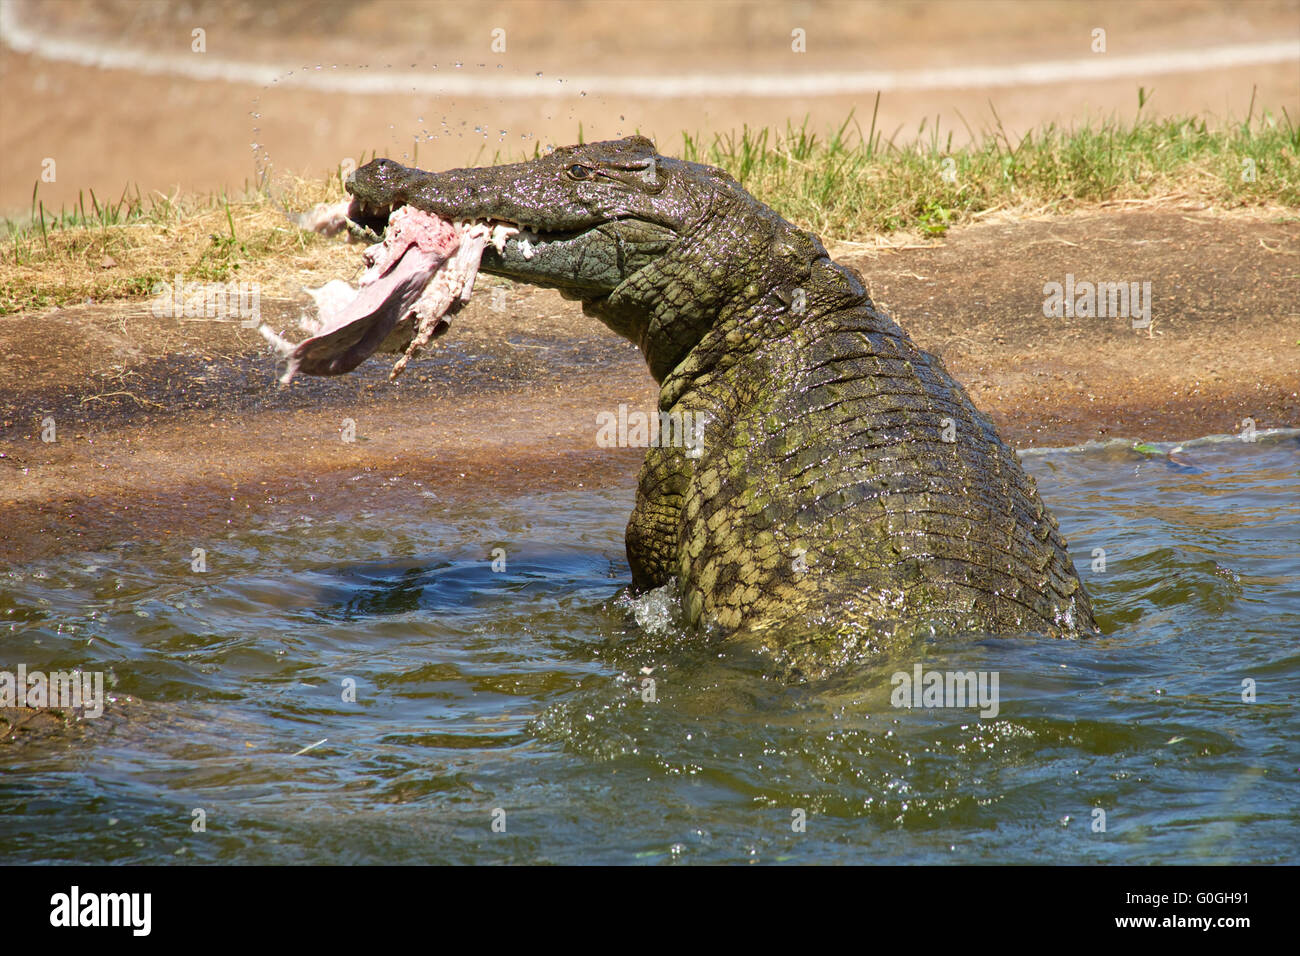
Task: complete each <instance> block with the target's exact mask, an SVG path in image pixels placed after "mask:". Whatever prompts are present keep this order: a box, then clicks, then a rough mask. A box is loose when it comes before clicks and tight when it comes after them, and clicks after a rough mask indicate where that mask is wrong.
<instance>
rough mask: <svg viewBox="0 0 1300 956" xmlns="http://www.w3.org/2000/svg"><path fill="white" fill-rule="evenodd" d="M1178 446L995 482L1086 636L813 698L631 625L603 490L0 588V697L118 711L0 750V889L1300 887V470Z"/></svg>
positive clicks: (1242, 450)
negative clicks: (102, 699) (355, 882)
mask: <svg viewBox="0 0 1300 956" xmlns="http://www.w3.org/2000/svg"><path fill="white" fill-rule="evenodd" d="M1170 450H1171V446H1168V445H1161V446H1157V449H1147V453H1146V454H1142V453H1139V452H1137V451H1135V450H1133V448H1132V447H1130V446H1125V445H1120V444H1114V445H1109V446H1088V447H1084V448H1081V449H1068V450H1060V451H1048V452H1032V453H1028V454H1026V455H1024V456H1023V461H1024V463H1025V467H1026V468H1027V469H1028V470H1029V471H1030V472H1031V473H1032V474H1034V475H1035V476H1036V477H1037V479H1038V482H1039V489H1040V492H1041V493H1042V496H1043V498H1044V499H1045V501H1046V502H1047V504H1048V505H1049V507H1051V508H1052V509H1053V510H1054V511H1055V513H1056V515H1057V517H1058V518H1059V519H1060V522H1061V527H1062V530H1063V531H1064V533H1065V534H1066V537H1067V538H1068V540H1069V542H1070V547H1071V554H1072V555H1073V557H1074V559H1075V561H1076V564H1077V565H1078V567H1079V569H1080V573H1081V576H1082V577H1083V580H1084V582H1085V584H1086V585H1087V587H1088V588H1089V590H1090V591H1091V593H1092V595H1093V602H1094V605H1095V607H1096V610H1097V612H1098V613H1097V616H1098V620H1099V623H1100V624H1101V626H1102V628H1103V630H1104V632H1105V636H1103V637H1100V638H1096V639H1092V640H1084V641H1065V640H1052V639H1047V638H1036V637H1020V636H1011V637H1008V636H999V637H984V638H979V637H974V638H972V637H967V638H964V639H946V640H932V641H929V642H925V643H922V644H918V645H917V646H915V647H913V648H911V649H909V651H908V652H907V653H905V654H897V653H896V654H894V655H893V656H891V657H889V658H882V659H881V660H879V661H876V662H873V663H872V664H871V665H870V666H865V667H861V668H857V669H855V670H853V671H851V672H849V673H844V674H841V675H839V676H836V677H833V678H830V679H826V680H822V681H817V682H813V683H798V684H791V683H786V682H782V681H778V680H775V679H773V678H771V677H770V676H768V675H767V671H768V668H767V667H766V664H767V662H766V661H765V660H764V659H762V658H759V657H755V656H753V655H751V654H749V653H748V652H742V651H739V650H734V649H732V648H729V647H728V646H726V645H723V644H718V643H710V642H701V641H700V640H698V639H695V638H691V637H689V636H687V635H684V634H683V633H682V632H680V631H679V630H678V629H677V628H676V627H675V626H674V624H673V620H674V614H673V610H674V609H673V605H672V602H671V600H669V599H668V598H667V597H666V596H665V595H664V594H651V595H648V596H645V597H642V598H640V599H638V600H636V601H630V600H629V599H628V598H627V597H626V596H625V595H624V594H623V593H622V589H623V587H624V585H625V584H626V583H627V581H628V580H629V572H628V568H627V564H626V559H625V557H624V554H623V529H624V525H625V522H626V520H627V515H628V513H629V512H630V510H631V507H632V503H633V489H632V488H630V487H629V488H626V489H621V490H618V491H603V492H602V491H584V490H579V491H577V492H576V493H567V492H566V493H552V494H542V495H535V496H531V497H524V498H517V499H513V500H490V498H489V496H488V495H485V496H484V500H483V501H482V502H481V503H480V504H477V505H475V506H472V507H465V506H463V505H459V504H458V505H456V506H455V507H454V508H453V507H451V506H450V505H448V504H444V503H443V502H441V501H440V500H439V498H438V497H437V496H436V495H435V494H434V493H432V492H429V491H426V490H424V489H422V488H420V487H419V486H413V487H412V495H411V498H410V500H411V506H410V507H409V508H407V509H405V510H402V511H385V512H383V513H375V512H371V511H359V512H358V513H356V514H353V515H346V516H342V517H339V518H331V519H329V520H325V519H323V518H320V517H317V516H312V515H309V514H289V515H284V516H282V518H281V519H279V520H277V521H275V522H262V523H255V524H249V525H247V526H243V527H237V528H233V529H232V530H231V531H230V532H229V533H228V534H227V535H224V536H220V537H214V538H210V539H207V540H203V541H197V542H193V545H194V546H197V547H202V548H204V549H205V551H206V555H205V561H206V566H207V570H206V572H204V573H196V572H195V571H193V570H192V568H191V552H190V550H189V549H190V543H186V545H185V546H184V548H183V549H181V551H180V552H178V547H177V545H175V544H168V545H166V546H163V545H142V544H131V545H129V546H128V545H123V546H122V547H120V548H118V549H114V550H111V551H104V552H96V553H89V554H81V555H77V556H75V557H71V558H64V559H62V560H60V561H57V562H47V563H43V564H40V565H29V566H25V567H20V568H11V569H8V570H7V571H5V572H4V573H3V574H0V635H2V636H0V669H8V670H10V671H13V670H14V669H15V668H16V666H17V665H18V664H20V663H22V664H25V665H26V666H27V668H28V669H29V670H36V669H45V670H58V669H68V668H73V667H77V668H81V669H83V670H85V671H102V672H104V674H105V675H106V679H107V680H108V682H109V684H111V685H112V692H113V693H114V694H117V695H123V694H125V695H131V696H132V697H134V698H138V699H139V700H140V701H141V703H138V704H130V705H123V706H122V708H121V710H120V713H119V711H118V710H117V709H116V705H114V704H112V703H110V705H109V713H108V714H106V716H105V717H103V718H100V719H101V720H102V721H105V722H106V723H105V724H103V725H102V727H103V729H102V731H101V730H99V728H96V732H94V733H89V734H87V735H85V736H84V737H82V738H81V739H79V740H75V741H71V742H67V741H60V742H58V743H55V744H52V745H51V744H47V743H41V744H29V745H26V746H23V747H11V748H8V749H5V750H0V760H3V761H4V766H3V769H0V861H4V862H19V861H41V862H52V861H81V862H221V863H288V862H319V863H349V862H386V863H451V862H456V863H488V862H494V863H495V862H520V863H524V862H526V863H533V862H557V863H665V862H676V861H680V862H695V861H700V862H710V863H714V862H758V863H781V862H800V863H806V862H818V863H825V862H853V863H871V862H881V863H936V862H949V861H952V862H992V863H1044V862H1052V863H1084V862H1089V863H1093V862H1105V863H1154V862H1163V863H1177V862H1196V863H1300V800H1297V798H1296V788H1297V783H1298V782H1300V722H1298V721H1297V719H1296V704H1297V700H1300V640H1298V638H1300V436H1298V435H1297V433H1296V432H1294V431H1292V432H1287V433H1278V434H1271V435H1270V434H1261V435H1260V436H1259V439H1258V441H1256V442H1253V443H1248V442H1243V441H1237V440H1209V439H1207V440H1203V441H1199V442H1188V443H1185V445H1184V446H1183V447H1182V450H1181V451H1177V452H1175V453H1174V454H1173V455H1172V456H1171V455H1168V454H1164V453H1165V452H1168V451H1170ZM384 480H399V479H385V478H383V477H382V476H374V475H365V476H360V477H359V478H358V481H359V482H366V481H384ZM400 480H401V481H404V482H409V479H400ZM498 548H500V549H502V550H501V551H496V552H495V561H496V567H497V569H494V566H493V562H494V549H498ZM1095 549H1103V550H1104V552H1105V555H1104V559H1105V566H1104V570H1102V569H1101V560H1100V559H1101V554H1100V552H1097V551H1095ZM503 562H504V565H503ZM917 664H921V665H922V668H923V671H926V672H928V671H940V672H954V671H955V672H969V671H975V672H977V673H981V674H984V675H992V674H996V675H997V678H998V706H997V713H996V715H992V714H989V715H987V716H981V713H980V710H979V709H978V708H977V707H970V706H967V707H938V708H930V707H917V708H910V709H907V708H896V707H894V706H893V705H892V703H891V694H892V693H893V692H894V689H895V684H896V681H895V680H894V675H895V674H898V673H905V674H908V675H911V674H913V673H914V667H915V665H917ZM647 678H648V679H649V680H652V681H653V685H651V684H650V683H649V682H648V681H647V680H646V679H647ZM352 686H354V687H355V701H353V700H350V699H348V698H350V697H351V696H352V693H351V692H350V690H349V688H350V687H352ZM652 688H653V693H651V689H652ZM1252 689H1253V699H1250V698H1251V697H1252V693H1251V691H1252ZM651 697H652V698H653V699H649V698H651ZM321 741H324V742H323V743H321ZM313 744H315V745H316V746H314V747H313V746H312V745H313ZM306 748H310V749H306ZM197 810H201V811H202V812H201V813H196V811H197ZM1098 810H1100V811H1102V812H1103V813H1104V817H1103V816H1102V815H1101V814H1098V813H1097V811H1098ZM200 818H201V819H202V822H203V825H204V829H203V831H202V832H196V831H195V826H196V822H195V821H197V820H199V819H200ZM1103 824H1104V828H1103V826H1102V825H1103ZM494 825H495V829H494Z"/></svg>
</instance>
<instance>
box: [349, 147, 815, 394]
mask: <svg viewBox="0 0 1300 956" xmlns="http://www.w3.org/2000/svg"><path fill="white" fill-rule="evenodd" d="M346 186H347V190H348V192H350V193H351V194H352V197H353V199H352V203H351V209H350V212H349V217H350V218H352V219H353V220H354V221H356V222H359V223H361V224H363V225H367V226H369V227H371V228H373V229H375V230H376V231H378V230H380V229H382V228H383V226H384V225H385V224H386V222H387V217H388V216H389V214H390V213H391V212H392V211H393V210H394V209H396V208H398V207H400V206H402V205H407V204H409V205H412V206H415V207H416V208H418V209H422V210H424V211H425V212H429V213H433V214H435V215H438V216H441V217H443V218H446V219H458V220H474V219H482V220H488V221H492V222H499V223H504V224H507V225H511V226H515V227H518V229H519V230H520V232H519V233H518V234H517V235H515V236H513V237H512V238H510V239H509V240H508V241H506V243H505V244H504V246H502V247H501V248H499V249H496V248H489V249H488V250H487V251H486V252H485V253H484V256H483V260H482V263H481V266H480V268H481V269H482V270H483V271H485V272H488V273H492V274H494V275H499V276H505V277H508V278H511V279H515V280H518V281H522V282H529V283H532V284H534V285H540V286H547V287H551V288H556V289H559V290H560V292H561V293H562V294H563V295H565V296H566V297H568V298H572V299H579V300H581V301H582V303H583V308H584V311H586V312H587V314H589V315H591V316H593V317H595V318H598V319H600V320H601V321H602V322H604V323H605V324H606V325H608V326H609V327H610V328H612V329H613V330H614V331H616V332H618V333H619V334H621V335H623V336H625V337H626V338H628V339H630V340H631V341H633V342H635V343H636V344H637V345H639V346H640V347H641V350H642V352H643V353H644V354H645V356H646V360H647V362H648V363H649V366H650V371H651V373H652V374H653V375H654V377H655V378H656V379H657V380H660V381H662V380H663V378H664V377H665V376H666V375H667V374H668V373H669V372H671V371H672V369H673V368H675V367H676V366H677V364H678V363H679V362H680V361H681V360H682V358H683V357H684V356H685V355H686V354H687V353H688V352H689V351H690V349H691V348H692V347H694V345H695V344H696V343H697V342H698V341H699V340H700V339H701V338H702V337H703V336H704V335H705V334H706V333H707V332H708V331H709V330H710V329H711V328H713V327H714V326H715V324H716V322H717V320H718V318H719V316H720V315H723V314H724V313H727V314H729V313H735V312H737V311H743V310H744V309H747V308H754V307H757V306H759V305H760V304H761V303H762V302H763V301H764V300H766V299H767V298H768V297H769V296H771V295H775V296H776V297H777V299H778V300H783V301H785V302H786V304H787V305H788V303H789V292H788V290H789V289H791V288H792V287H795V286H797V285H798V284H799V283H800V282H801V281H802V279H803V278H806V277H807V276H808V275H809V273H810V269H811V264H812V263H813V262H815V261H816V260H818V259H819V258H821V259H825V258H826V251H825V249H823V248H822V246H821V243H820V242H819V241H818V240H817V239H816V238H815V237H813V236H811V235H808V234H807V233H803V232H800V231H799V230H797V229H795V227H793V226H791V225H790V224H789V223H787V222H786V221H785V220H783V219H781V218H780V217H779V216H777V215H776V213H774V212H772V210H770V209H768V208H767V207H766V206H764V205H762V204H761V203H759V202H758V201H757V200H755V199H754V198H753V197H751V196H750V195H749V194H748V193H746V192H745V191H744V190H743V189H741V188H740V185H739V184H738V183H737V182H736V181H735V180H734V179H732V178H731V176H729V175H727V174H726V173H725V172H723V171H721V170H719V169H715V168H713V167H710V166H704V165H700V164H696V163H688V162H684V161H681V160H677V159H671V158H668V157H664V156H660V155H658V153H657V152H656V151H655V146H654V143H652V142H651V141H650V140H648V139H646V138H645V137H642V136H631V137H628V138H626V139H621V140H612V141H607V142H600V143H588V144H585V145H580V146H570V147H565V148H561V149H556V150H554V151H552V152H550V153H549V154H547V155H545V156H541V157H538V158H537V159H534V160H531V161H529V162H523V163H515V164H512V165H503V166H491V167H482V168H476V169H452V170H448V171H446V172H440V173H431V172H425V171H423V170H419V169H411V168H407V167H405V166H402V165H400V164H399V163H395V162H393V161H392V160H389V159H377V160H374V161H373V162H371V163H368V164H367V165H365V166H363V167H361V168H360V169H358V170H357V171H356V172H354V173H353V174H352V175H351V176H349V177H348V180H347V183H346Z"/></svg>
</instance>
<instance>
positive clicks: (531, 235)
mask: <svg viewBox="0 0 1300 956" xmlns="http://www.w3.org/2000/svg"><path fill="white" fill-rule="evenodd" d="M402 208H404V204H402V203H390V204H389V205H386V206H377V205H373V204H371V203H368V202H364V201H363V200H361V199H358V198H357V197H356V196H353V197H352V199H351V201H350V202H349V203H348V210H347V221H348V231H349V232H350V233H351V234H352V235H353V236H354V237H356V238H358V239H361V240H363V241H365V242H372V243H373V242H381V241H383V238H384V236H385V233H386V231H387V229H388V224H389V222H390V221H391V219H392V217H393V214H394V213H395V212H397V210H399V209H402ZM411 208H418V207H411ZM454 222H455V224H456V225H457V226H461V225H465V226H481V227H484V228H486V229H487V231H488V233H489V244H490V245H492V246H494V247H495V248H496V250H497V252H498V253H502V254H504V253H505V246H506V243H507V242H513V244H514V245H515V246H516V247H517V249H518V251H519V253H520V254H521V255H522V256H523V257H524V258H525V259H528V258H531V253H530V247H531V246H533V245H536V244H537V243H540V242H563V241H564V240H566V239H572V238H574V237H576V236H579V235H581V234H582V233H583V232H584V231H585V230H582V229H570V230H550V231H542V230H540V229H538V228H537V227H536V226H533V225H530V224H528V223H520V222H512V221H510V220H508V219H495V218H486V217H480V218H476V219H464V220H461V219H457V220H454Z"/></svg>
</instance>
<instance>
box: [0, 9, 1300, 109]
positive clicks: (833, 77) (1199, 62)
mask: <svg viewBox="0 0 1300 956" xmlns="http://www.w3.org/2000/svg"><path fill="white" fill-rule="evenodd" d="M17 7H18V4H17V2H16V0H0V42H3V44H4V45H5V46H7V47H9V48H10V49H11V50H14V51H15V52H18V53H27V54H31V55H34V56H38V57H41V58H43V59H46V60H55V61H60V62H64V63H75V64H77V65H79V66H92V67H100V68H103V69H110V70H130V71H132V72H135V73H143V74H146V75H149V76H176V77H182V78H185V79H190V80H203V81H220V82H225V83H244V84H249V85H253V86H271V85H273V84H274V85H275V86H277V87H294V88H298V89H311V90H319V91H321V92H326V93H354V94H363V95H391V94H404V93H420V94H434V95H442V96H480V97H498V96H500V97H512V98H517V97H553V98H568V97H571V96H576V95H578V93H579V91H585V92H586V93H588V94H591V95H607V96H614V95H617V96H628V97H633V98H642V99H685V98H700V97H715V98H716V97H807V96H834V95H846V94H853V93H875V92H877V91H880V92H884V93H890V92H905V91H912V90H937V89H986V88H990V87H1006V86H1022V87H1023V86H1043V85H1047V84H1052V83H1079V82H1087V81H1097V80H1113V79H1122V78H1125V77H1148V76H1158V75H1161V74H1167V73H1204V72H1208V71H1210V70H1224V69H1230V68H1233V67H1241V66H1262V65H1265V64H1269V63H1287V62H1293V63H1295V64H1297V66H1300V39H1291V40H1272V41H1268V42H1263V43H1239V44H1234V45H1230V46H1219V47H1207V48H1203V49H1196V50H1167V51H1162V52H1154V53H1145V54H1140V55H1134V56H1115V55H1112V54H1109V53H1102V54H1094V55H1092V56H1089V57H1084V58H1079V59H1073V60H1048V61H1043V62H1039V63H1018V64H1011V65H1005V66H956V67H947V68H943V69H932V70H867V71H848V72H834V73H677V74H652V75H645V76H628V75H625V74H617V73H610V74H590V75H586V76H583V75H573V76H566V77H558V76H541V77H538V76H518V75H510V74H504V75H500V74H499V75H496V76H493V75H492V74H490V73H487V72H474V73H470V72H465V71H461V70H454V69H449V70H445V71H444V70H436V71H429V70H421V71H418V72H417V71H415V70H411V71H409V72H408V71H405V70H396V71H394V70H390V69H385V68H382V67H380V68H373V69H349V70H340V69H338V68H337V67H335V66H330V65H320V66H317V65H315V64H313V65H311V66H307V67H289V66H284V65H279V66H275V65H268V64H262V63H249V62H244V61H240V60H229V59H223V58H221V57H217V56H213V55H212V54H209V53H189V52H185V53H160V52H158V51H156V50H143V49H133V48H129V47H122V46H113V45H109V44H105V43H99V42H89V41H86V40H75V39H68V38H61V37H57V36H48V35H45V34H43V33H41V32H39V31H36V30H32V29H29V28H27V27H25V26H24V25H23V24H22V22H21V21H20V19H19V17H18V15H17ZM560 79H563V81H564V82H563V83H560V82H558V81H559V80H560Z"/></svg>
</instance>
